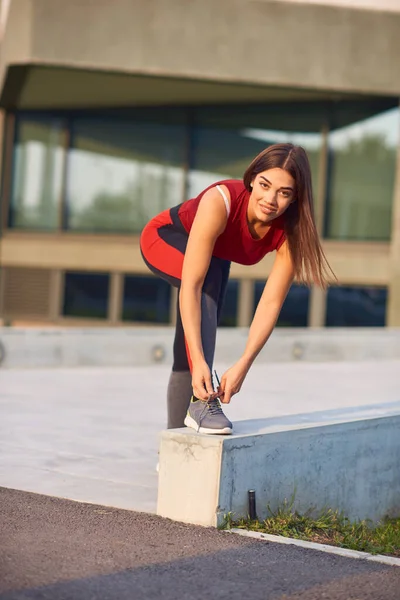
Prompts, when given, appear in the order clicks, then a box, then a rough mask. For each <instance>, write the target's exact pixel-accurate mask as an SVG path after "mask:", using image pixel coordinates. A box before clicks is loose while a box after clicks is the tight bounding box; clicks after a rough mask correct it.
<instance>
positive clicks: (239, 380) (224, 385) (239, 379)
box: [218, 359, 249, 404]
mask: <svg viewBox="0 0 400 600" xmlns="http://www.w3.org/2000/svg"><path fill="white" fill-rule="evenodd" d="M248 370H249V366H248V364H247V363H246V362H245V361H244V360H243V359H240V360H238V362H237V363H235V364H234V365H233V367H231V368H230V369H228V370H227V371H225V373H224V374H223V375H222V377H221V384H220V386H219V390H218V391H219V395H218V397H219V398H220V400H221V402H223V403H224V404H229V402H230V401H231V398H232V396H233V395H234V394H237V393H238V392H240V388H241V387H242V384H243V381H244V379H245V377H246V375H247V372H248Z"/></svg>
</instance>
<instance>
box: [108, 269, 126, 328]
mask: <svg viewBox="0 0 400 600" xmlns="http://www.w3.org/2000/svg"><path fill="white" fill-rule="evenodd" d="M122 288H123V276H122V273H118V272H114V273H111V281H110V292H109V302H108V319H109V320H110V321H111V324H112V325H116V324H117V323H118V322H119V321H120V320H121V312H122V294H123V289H122Z"/></svg>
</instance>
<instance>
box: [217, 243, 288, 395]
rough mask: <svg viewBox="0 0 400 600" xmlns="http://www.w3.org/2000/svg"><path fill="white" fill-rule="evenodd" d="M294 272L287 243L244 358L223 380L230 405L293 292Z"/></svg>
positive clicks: (279, 255) (267, 286)
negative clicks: (290, 292) (291, 287)
mask: <svg viewBox="0 0 400 600" xmlns="http://www.w3.org/2000/svg"><path fill="white" fill-rule="evenodd" d="M293 277H294V269H293V265H292V260H291V257H290V252H289V247H288V244H287V242H284V243H283V244H282V246H281V247H280V249H279V250H278V251H277V253H276V258H275V261H274V265H273V267H272V271H271V273H270V275H269V277H268V281H267V283H266V284H265V288H264V291H263V294H262V296H261V298H260V302H259V303H258V306H257V310H256V312H255V314H254V318H253V321H252V323H251V326H250V330H249V336H248V339H247V344H246V347H245V350H244V352H243V355H242V357H241V358H240V359H239V360H238V362H237V363H236V364H235V365H234V366H233V367H232V368H231V369H229V370H228V371H226V373H224V375H223V376H222V378H221V388H220V389H221V390H222V394H221V400H222V401H223V402H225V403H228V402H229V401H230V399H231V397H232V396H233V395H234V394H236V393H237V392H239V390H240V388H241V386H242V383H243V381H244V378H245V377H246V375H247V373H248V371H249V369H250V367H251V365H252V364H253V362H254V360H255V358H256V356H257V355H258V354H259V352H260V350H262V348H263V347H264V346H265V344H266V342H267V340H268V338H269V336H270V335H271V333H272V331H273V329H274V327H275V324H276V321H277V320H278V316H279V313H280V311H281V308H282V305H283V303H284V301H285V298H286V296H287V293H288V291H289V289H290V286H291V284H292V281H293Z"/></svg>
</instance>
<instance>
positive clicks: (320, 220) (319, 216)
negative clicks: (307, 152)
mask: <svg viewBox="0 0 400 600" xmlns="http://www.w3.org/2000/svg"><path fill="white" fill-rule="evenodd" d="M328 133H329V128H328V126H327V125H326V124H324V125H323V126H322V129H321V136H322V145H321V153H320V159H319V169H318V170H319V178H318V187H317V189H316V191H315V215H316V218H315V220H316V226H317V231H318V234H319V236H320V238H321V239H322V237H323V235H324V223H325V210H326V206H325V197H326V181H327V175H328ZM325 315H326V291H324V290H321V289H320V288H319V287H317V286H315V285H313V286H312V287H311V289H310V304H309V307H308V326H309V327H324V325H325Z"/></svg>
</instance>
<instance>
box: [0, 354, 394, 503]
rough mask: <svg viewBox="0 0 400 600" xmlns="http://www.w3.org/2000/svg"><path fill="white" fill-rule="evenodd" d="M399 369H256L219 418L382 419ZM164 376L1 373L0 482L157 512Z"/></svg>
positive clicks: (377, 365) (147, 372)
mask: <svg viewBox="0 0 400 600" xmlns="http://www.w3.org/2000/svg"><path fill="white" fill-rule="evenodd" d="M228 366H229V364H226V363H225V364H224V363H222V362H217V363H216V368H217V370H218V373H219V375H221V374H222V373H223V371H224V368H225V367H228ZM399 372H400V360H392V361H365V362H354V363H346V362H337V363H318V364H313V363H293V362H292V363H282V364H278V363H274V364H273V363H271V364H269V363H267V362H265V363H264V362H261V363H256V364H255V365H254V367H253V369H252V370H251V371H250V373H249V375H248V377H247V379H246V381H245V384H244V386H243V389H242V391H241V393H240V394H238V395H237V396H235V397H234V398H233V399H232V402H231V404H230V405H229V406H228V407H227V408H226V413H227V415H228V416H229V417H230V418H231V419H232V420H233V422H234V424H235V422H237V421H240V420H243V419H257V418H261V419H265V418H269V419H274V420H277V422H278V421H279V420H280V418H281V417H282V416H285V422H286V424H287V425H288V424H290V423H292V424H295V423H298V422H299V421H300V422H301V421H302V420H303V421H304V420H306V421H307V422H308V423H318V422H319V421H320V420H321V419H324V420H325V422H329V421H330V422H335V421H336V420H337V419H339V418H342V419H344V420H347V419H349V418H352V416H353V417H354V418H355V415H356V413H357V415H358V416H360V417H362V418H369V417H379V416H385V415H386V414H389V413H390V411H393V409H394V407H395V406H396V405H397V402H398V401H399V400H400V386H399ZM168 377H169V367H167V366H165V365H154V366H146V367H135V368H115V367H109V368H100V367H92V368H88V367H84V368H83V367H81V368H74V369H62V368H60V369H39V368H38V369H0V485H2V486H6V487H14V488H17V489H22V490H27V491H33V492H40V493H45V494H50V495H55V496H61V497H67V498H72V499H76V500H81V501H86V502H95V503H100V504H105V505H112V506H117V507H121V508H130V509H134V510H139V511H146V512H147V511H148V512H155V511H156V503H157V473H156V470H155V467H156V464H157V461H158V456H157V452H158V446H159V439H160V432H161V431H162V430H163V429H164V427H165V422H166V407H165V389H166V386H167V381H168ZM298 415H300V416H298ZM179 502H182V500H181V499H178V498H177V503H179Z"/></svg>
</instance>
